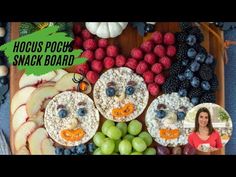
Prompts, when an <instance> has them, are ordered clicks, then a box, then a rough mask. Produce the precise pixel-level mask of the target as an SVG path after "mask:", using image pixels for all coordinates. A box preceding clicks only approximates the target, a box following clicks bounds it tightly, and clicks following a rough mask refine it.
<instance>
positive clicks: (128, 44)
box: [10, 22, 225, 154]
mask: <svg viewBox="0 0 236 177" xmlns="http://www.w3.org/2000/svg"><path fill="white" fill-rule="evenodd" d="M18 27H19V23H18V22H17V23H16V22H13V23H11V40H13V39H16V38H18V37H19V33H18ZM156 30H158V31H161V32H169V31H170V32H176V31H179V27H178V23H176V22H168V23H166V22H158V23H157V25H156ZM215 31H217V33H218V34H219V35H221V37H222V38H223V33H222V32H221V31H220V30H218V29H215ZM203 33H204V37H205V40H204V42H203V46H204V47H205V48H206V49H207V51H208V52H210V53H211V54H213V55H214V56H215V58H216V59H217V66H216V71H215V72H216V74H217V76H218V79H219V83H220V87H219V89H218V91H217V97H216V98H217V104H219V105H221V106H223V107H224V105H225V100H224V92H225V89H224V85H225V84H224V60H223V56H224V55H223V48H222V46H221V45H220V44H219V43H218V41H217V39H216V38H215V37H214V36H213V35H212V34H210V33H209V32H207V31H203ZM148 38H150V35H147V36H146V37H142V36H140V35H139V34H138V32H137V30H136V29H135V28H133V27H131V26H128V27H127V28H126V29H125V30H124V31H123V33H122V34H121V35H120V36H119V37H117V38H114V39H110V43H114V44H116V45H117V46H119V47H120V49H121V51H122V53H123V54H124V55H126V56H128V55H129V52H130V51H131V49H132V48H134V47H138V46H139V45H140V44H141V43H142V42H143V41H145V40H146V39H148ZM73 70H74V68H69V69H68V71H71V72H73ZM22 74H23V72H22V71H19V70H17V68H16V67H14V66H11V69H10V98H11V99H12V97H13V95H14V94H15V93H16V92H17V91H18V89H19V86H18V85H19V79H20V77H21V76H22ZM90 96H91V97H92V94H91V95H90ZM153 99H154V97H151V98H150V100H149V104H150V103H151V101H152V100H153ZM147 108H148V106H147ZM147 108H146V109H147ZM146 109H145V111H144V113H143V114H142V115H141V116H139V118H138V120H140V121H142V122H143V123H144V118H145V112H146ZM10 117H11V119H12V115H11V116H10ZM103 121H104V118H101V122H103ZM10 122H11V120H10ZM100 125H101V124H100ZM143 125H145V124H143ZM10 127H11V128H10V129H11V132H10V142H11V148H12V151H13V153H14V143H13V138H14V133H15V132H14V131H13V129H12V126H11V125H10ZM143 127H145V126H143ZM145 129H146V128H145ZM222 153H223V152H221V154H222Z"/></svg>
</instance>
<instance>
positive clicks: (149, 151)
mask: <svg viewBox="0 0 236 177" xmlns="http://www.w3.org/2000/svg"><path fill="white" fill-rule="evenodd" d="M143 154H144V155H156V154H157V152H156V149H155V148H153V147H149V148H147V149H146V150H145V151H144V152H143Z"/></svg>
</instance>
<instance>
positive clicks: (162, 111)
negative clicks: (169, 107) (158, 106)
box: [156, 110, 166, 119]
mask: <svg viewBox="0 0 236 177" xmlns="http://www.w3.org/2000/svg"><path fill="white" fill-rule="evenodd" d="M156 113H157V117H158V118H160V119H163V118H164V117H165V116H166V112H165V111H164V110H158V111H157V112H156Z"/></svg>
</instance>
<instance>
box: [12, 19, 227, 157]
mask: <svg viewBox="0 0 236 177" xmlns="http://www.w3.org/2000/svg"><path fill="white" fill-rule="evenodd" d="M150 23H151V22H150ZM49 24H50V23H49ZM49 24H47V23H45V24H43V25H42V24H41V25H40V27H42V26H45V25H49ZM22 28H24V30H22ZM68 28H69V31H70V32H69V33H70V35H71V33H72V36H73V38H74V40H73V48H74V49H82V50H83V53H82V54H81V56H82V57H85V58H87V59H88V60H87V61H86V63H84V64H80V65H77V66H74V67H71V68H66V69H59V70H56V71H52V72H49V73H47V74H44V75H41V76H34V75H29V76H27V75H26V74H25V73H24V71H19V70H18V69H17V68H16V67H14V66H11V68H10V78H11V79H10V84H11V88H10V97H11V127H10V128H11V140H10V141H11V149H12V152H13V154H19V155H22V154H32V155H34V154H37V155H83V154H93V155H113V154H114V155H115V154H117V155H118V154H121V155H142V154H144V155H154V154H158V155H170V154H185V155H188V154H194V153H195V150H194V149H193V148H192V147H191V146H190V145H189V144H188V142H187V135H186V134H185V133H184V130H183V122H184V119H185V116H186V114H187V112H188V111H189V110H190V109H191V108H192V107H194V106H195V105H198V104H200V103H211V102H212V103H217V104H219V105H221V106H223V107H224V75H223V73H224V60H223V56H224V55H223V47H222V46H221V44H220V43H218V41H217V38H215V37H214V35H212V33H210V32H209V31H206V30H203V29H200V28H199V27H198V26H196V25H193V24H191V25H190V23H177V22H168V23H167V22H157V23H155V22H152V23H151V24H146V26H145V35H144V36H142V35H140V33H139V32H138V31H137V29H136V28H135V27H134V26H132V25H131V23H128V22H96V23H90V22H84V23H74V24H72V25H68V26H67V31H68ZM212 28H214V26H212ZM25 29H28V27H25V26H22V24H21V23H11V39H16V38H18V37H19V36H20V35H25V34H27V33H28V31H27V30H25ZM214 30H215V31H216V32H217V34H218V35H220V36H221V38H223V36H222V33H221V31H220V30H219V29H217V28H215V29H214Z"/></svg>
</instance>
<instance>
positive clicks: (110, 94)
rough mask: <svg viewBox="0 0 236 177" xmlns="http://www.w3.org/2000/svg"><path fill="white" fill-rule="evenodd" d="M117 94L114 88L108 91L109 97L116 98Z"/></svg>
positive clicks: (109, 88)
mask: <svg viewBox="0 0 236 177" xmlns="http://www.w3.org/2000/svg"><path fill="white" fill-rule="evenodd" d="M115 94H116V90H115V88H114V87H108V88H107V89H106V95H107V96H109V97H112V96H115Z"/></svg>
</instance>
